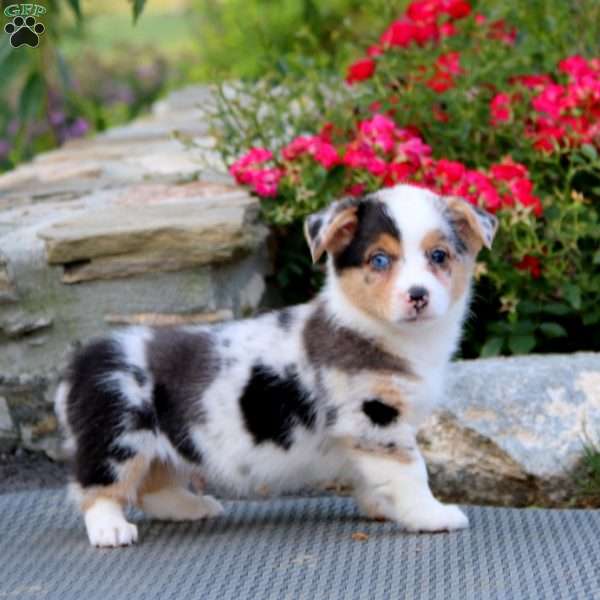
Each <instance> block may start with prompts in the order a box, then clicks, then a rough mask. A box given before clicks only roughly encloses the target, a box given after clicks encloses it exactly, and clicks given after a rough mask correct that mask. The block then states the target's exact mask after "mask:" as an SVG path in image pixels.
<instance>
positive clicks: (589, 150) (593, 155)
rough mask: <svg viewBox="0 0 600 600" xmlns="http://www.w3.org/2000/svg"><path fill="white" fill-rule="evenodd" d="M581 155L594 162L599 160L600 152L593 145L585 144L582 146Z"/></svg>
mask: <svg viewBox="0 0 600 600" xmlns="http://www.w3.org/2000/svg"><path fill="white" fill-rule="evenodd" d="M581 153H582V154H583V155H584V156H586V157H587V158H589V159H590V160H591V161H592V162H594V161H595V160H596V159H597V158H598V151H597V150H596V148H595V147H594V146H592V145H591V144H583V146H581Z"/></svg>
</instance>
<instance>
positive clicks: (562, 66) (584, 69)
mask: <svg viewBox="0 0 600 600" xmlns="http://www.w3.org/2000/svg"><path fill="white" fill-rule="evenodd" d="M558 69H559V71H562V72H563V73H566V74H567V75H570V76H571V78H573V79H575V80H576V79H579V78H580V77H583V76H584V75H591V74H592V73H593V70H592V69H591V68H590V66H589V65H588V62H587V60H585V58H583V57H582V56H579V55H578V54H575V55H574V56H569V57H568V58H564V59H563V60H561V61H560V62H559V63H558Z"/></svg>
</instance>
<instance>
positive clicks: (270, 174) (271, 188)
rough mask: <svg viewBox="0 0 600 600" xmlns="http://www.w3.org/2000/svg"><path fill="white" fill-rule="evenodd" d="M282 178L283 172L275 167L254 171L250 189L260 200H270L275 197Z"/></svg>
mask: <svg viewBox="0 0 600 600" xmlns="http://www.w3.org/2000/svg"><path fill="white" fill-rule="evenodd" d="M282 177H283V170H282V169H278V168H277V167H271V168H267V169H262V170H259V171H254V173H253V176H252V187H253V188H254V191H255V192H256V193H257V194H258V195H259V196H260V197H261V198H272V197H273V196H276V195H277V187H278V185H279V180H280V179H281V178H282Z"/></svg>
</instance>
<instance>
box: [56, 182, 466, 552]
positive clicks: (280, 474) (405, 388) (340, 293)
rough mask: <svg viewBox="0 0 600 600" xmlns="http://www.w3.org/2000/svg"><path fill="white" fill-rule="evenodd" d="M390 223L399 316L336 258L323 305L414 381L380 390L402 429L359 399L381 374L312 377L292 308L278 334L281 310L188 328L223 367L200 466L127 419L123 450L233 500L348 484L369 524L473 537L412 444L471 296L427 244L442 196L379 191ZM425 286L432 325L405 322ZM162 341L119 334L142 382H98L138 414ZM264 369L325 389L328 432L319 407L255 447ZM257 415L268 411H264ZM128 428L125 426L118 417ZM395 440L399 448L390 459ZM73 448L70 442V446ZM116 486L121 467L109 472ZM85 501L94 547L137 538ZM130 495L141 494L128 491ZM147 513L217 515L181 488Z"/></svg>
mask: <svg viewBox="0 0 600 600" xmlns="http://www.w3.org/2000/svg"><path fill="white" fill-rule="evenodd" d="M377 198H378V199H379V200H380V201H382V202H383V203H384V204H385V207H386V209H387V212H388V214H389V216H390V217H391V218H392V219H393V220H394V221H395V223H396V224H397V226H398V229H399V230H400V231H401V233H402V247H403V257H402V261H403V263H402V265H401V268H399V270H398V275H397V277H396V278H395V281H394V284H393V289H394V294H393V298H391V299H390V302H391V303H392V311H393V314H394V315H395V317H394V318H393V319H392V320H387V321H385V320H382V319H379V318H377V317H374V316H373V315H369V314H367V313H366V312H364V311H363V310H361V308H360V307H358V306H356V304H355V303H354V302H353V301H352V299H351V298H349V297H348V296H347V294H345V292H344V289H343V287H342V286H341V285H340V277H339V275H338V272H337V271H336V268H335V266H334V261H333V259H332V257H331V256H330V257H329V259H328V265H327V271H328V276H327V282H326V285H325V287H324V289H323V290H322V292H321V294H320V296H319V297H318V299H317V302H318V303H321V305H323V306H325V307H326V310H327V314H328V319H329V320H330V322H332V323H333V324H334V325H335V326H336V327H345V328H348V329H349V330H352V331H354V332H357V333H358V334H359V335H361V336H364V337H365V338H368V339H369V340H374V341H376V343H377V344H378V346H380V347H381V348H383V349H384V350H385V351H386V352H388V353H389V354H390V355H393V356H397V357H401V358H403V359H407V360H408V361H409V363H410V366H411V369H412V371H413V373H414V375H415V377H405V376H403V375H402V374H398V375H390V374H387V375H386V382H387V383H389V384H390V385H391V386H393V387H395V388H396V389H397V390H398V393H399V395H400V396H401V397H402V398H403V400H404V401H403V410H402V411H401V416H400V418H398V419H397V420H396V421H395V422H394V423H390V424H389V425H386V426H385V427H383V426H373V424H372V423H369V422H368V421H367V419H366V417H365V413H364V411H363V410H361V406H362V403H363V402H364V400H365V398H369V397H372V396H373V395H374V394H375V392H374V391H373V390H374V389H375V388H376V386H377V385H378V383H380V381H381V377H382V376H381V374H380V373H373V372H370V371H360V372H352V371H348V370H344V369H339V368H336V367H335V365H334V366H327V365H323V366H322V368H316V367H315V365H314V364H313V363H312V362H311V360H310V357H309V356H308V354H307V348H306V339H305V335H306V334H305V327H306V323H307V320H308V319H309V318H311V315H313V314H314V312H315V306H316V303H310V304H306V305H301V306H297V307H293V308H292V309H289V311H290V313H289V314H290V319H289V321H290V322H289V326H287V327H282V326H281V325H280V324H278V314H277V313H269V314H266V315H263V316H260V317H257V318H255V319H250V320H245V321H236V322H230V323H225V324H221V325H219V326H216V327H212V328H203V327H190V328H187V329H186V331H188V332H191V333H198V332H204V331H207V332H210V335H211V336H212V337H211V339H212V343H213V344H214V347H215V348H216V349H217V350H218V355H219V360H220V364H221V365H225V366H226V367H223V368H222V370H221V371H220V372H219V374H218V376H216V377H215V378H214V380H212V381H210V383H209V384H208V385H207V386H206V388H205V389H202V390H201V391H199V396H200V395H201V405H202V415H203V417H202V419H201V420H200V421H198V422H197V423H196V422H194V423H187V424H185V425H186V426H189V429H190V436H191V439H192V440H193V444H194V446H195V448H196V449H197V451H198V453H199V454H200V455H201V456H202V464H201V465H200V466H198V465H194V464H192V463H191V462H190V461H189V460H187V459H185V458H183V457H182V456H181V454H180V453H179V452H178V451H177V449H176V448H175V447H174V445H173V443H172V440H171V439H169V437H168V436H167V435H165V434H164V433H162V432H157V431H151V430H148V429H146V430H137V431H132V430H131V429H130V427H129V426H128V425H127V423H125V426H124V428H123V429H124V432H123V433H122V434H121V435H120V437H119V439H117V440H116V443H118V444H120V445H122V446H124V447H127V448H129V449H131V451H132V452H133V453H135V454H136V456H138V457H142V458H143V459H144V460H145V463H144V464H147V466H148V468H150V465H151V463H152V461H157V460H158V461H162V462H164V463H166V464H169V465H170V466H171V467H172V468H173V469H174V470H176V471H177V472H178V473H179V474H189V473H193V472H194V471H195V470H197V471H199V472H200V473H201V475H202V477H203V478H204V479H206V480H207V481H209V482H213V483H216V484H219V485H221V486H225V487H226V488H228V489H229V490H230V491H231V492H234V493H236V494H239V495H245V494H252V493H261V491H263V490H265V489H268V490H269V491H270V492H278V491H282V490H294V489H301V488H303V487H305V486H307V485H313V484H316V483H324V482H330V481H332V480H336V479H342V480H345V481H348V480H350V481H352V482H353V484H354V487H355V490H356V492H355V495H356V498H357V501H358V502H359V505H360V507H361V508H362V509H363V510H364V512H365V513H366V514H367V515H369V516H372V517H384V518H387V519H391V520H393V521H395V522H397V523H398V524H400V525H401V526H403V527H404V528H406V529H407V530H410V531H438V530H453V529H460V528H463V527H466V526H467V525H468V521H467V517H466V516H465V515H464V514H463V513H462V512H461V511H460V510H459V509H458V508H457V507H456V506H453V505H445V504H442V503H440V502H439V501H437V500H436V499H435V498H434V497H433V495H432V493H431V491H430V489H429V485H428V481H427V472H426V468H425V464H424V461H423V458H422V457H421V455H420V453H419V450H418V447H417V443H416V432H417V430H418V428H419V426H420V424H421V423H422V421H423V419H424V418H425V417H426V416H427V415H428V414H429V412H430V411H431V409H432V407H433V406H434V405H435V403H436V400H437V399H438V397H439V395H440V392H441V390H442V386H443V380H444V373H445V370H446V368H447V365H448V362H449V360H450V358H451V355H452V353H453V352H454V351H455V349H456V346H457V343H458V340H459V337H460V331H461V325H462V322H463V319H464V316H465V312H466V309H467V305H468V300H469V290H468V289H466V290H465V292H464V293H463V294H462V296H461V297H460V298H459V299H458V300H456V301H453V300H452V298H451V297H450V294H449V291H448V289H447V288H446V287H444V286H443V285H442V284H440V281H439V279H438V278H436V277H435V276H434V275H433V274H432V271H431V269H430V268H429V267H428V264H427V259H426V257H425V256H424V254H423V250H422V247H421V244H422V240H423V238H424V237H425V236H426V235H427V234H428V232H430V231H432V230H435V229H441V230H445V229H447V228H448V221H447V219H446V217H445V216H444V214H443V213H442V212H441V211H440V210H439V202H440V199H439V198H437V197H436V196H434V195H433V194H431V193H430V192H426V191H424V190H421V189H417V188H412V187H408V186H399V187H396V188H393V189H390V190H386V191H385V192H381V193H379V194H378V196H377ZM415 285H419V286H425V287H426V288H427V289H428V291H429V294H430V300H429V306H428V308H427V310H426V311H425V314H424V316H426V317H427V318H423V319H417V320H412V321H411V320H406V319H404V318H403V317H404V315H405V313H406V311H407V305H406V301H405V300H404V298H405V296H406V293H407V290H408V289H409V288H411V286H415ZM155 335H156V332H155V331H153V330H151V329H146V328H134V329H130V330H126V331H123V332H119V333H118V334H117V335H116V336H115V338H114V339H115V341H116V343H117V344H118V346H119V347H120V348H121V351H122V352H123V354H124V355H125V359H126V362H127V363H129V364H131V365H135V366H137V367H139V369H141V370H143V371H144V372H145V373H146V374H147V376H148V377H147V379H146V380H145V381H143V382H142V383H140V382H139V381H136V379H135V377H134V376H132V375H131V374H130V373H125V372H115V373H109V374H108V377H107V378H106V379H105V381H104V382H103V385H107V386H116V387H117V388H118V389H119V394H120V397H121V398H122V399H123V400H124V401H125V402H126V403H127V404H128V405H129V406H131V407H133V408H139V407H143V406H145V405H147V404H148V402H149V401H150V397H151V394H152V388H153V386H154V384H155V381H154V379H153V374H152V372H151V371H150V370H149V367H148V358H147V350H146V343H147V342H148V341H150V340H152V339H153V338H154V336H155ZM257 362H260V364H264V365H267V366H268V368H269V369H270V370H271V371H272V372H274V373H277V374H280V375H281V376H282V377H283V376H284V374H285V373H286V369H287V368H288V367H289V365H296V366H297V378H298V380H299V383H300V384H301V385H302V386H303V387H304V388H306V389H307V390H311V391H314V390H319V389H324V390H326V395H327V398H328V407H329V409H330V410H335V414H336V419H335V422H334V423H333V424H331V423H327V419H326V416H325V411H323V410H317V411H316V413H315V422H314V427H303V426H297V427H294V428H293V430H292V431H291V432H290V435H291V438H292V440H291V444H290V447H289V448H287V449H285V450H284V449H282V448H281V447H279V446H277V444H275V443H271V442H267V443H257V441H256V439H254V437H253V434H252V432H251V431H249V429H248V426H247V424H246V422H245V417H244V414H243V413H242V409H241V407H240V400H239V399H240V396H241V395H242V394H243V393H244V389H245V386H246V385H247V382H248V380H249V374H250V371H251V368H252V365H255V364H257ZM65 386H66V384H63V386H62V387H61V388H60V393H59V394H58V395H57V411H58V413H59V415H60V418H61V421H62V422H63V423H65V424H66V426H67V433H68V434H69V435H68V437H69V438H72V436H73V432H72V427H70V426H69V419H68V418H67V409H66V403H67V398H68V389H67V388H66V387H65ZM257 410H260V408H259V407H257ZM123 418H124V419H127V418H128V417H127V416H126V415H124V417H123ZM392 444H393V448H394V449H395V452H394V451H386V448H390V447H391V445H392ZM71 445H72V446H75V445H76V444H75V442H73V440H72V439H71ZM113 468H114V472H115V474H116V477H117V479H118V477H119V469H121V468H123V467H122V466H120V465H119V464H116V463H115V464H114V465H113ZM76 489H77V490H78V494H79V497H80V498H85V497H87V498H88V502H87V504H86V509H85V515H84V519H85V524H86V528H87V532H88V537H89V540H90V542H91V543H92V544H94V545H97V546H116V545H123V544H130V543H133V542H135V541H136V540H137V529H136V527H135V526H134V525H131V524H129V523H127V521H126V520H125V517H124V513H123V503H122V502H121V503H119V502H117V501H114V500H112V499H110V498H106V497H104V496H103V494H102V489H101V488H96V487H95V488H94V490H93V491H94V493H95V494H97V497H96V499H95V500H93V501H92V502H91V503H90V502H89V493H90V492H89V490H87V489H84V488H82V487H81V486H77V485H76ZM133 495H135V490H133ZM140 506H141V508H142V509H143V510H144V511H145V512H147V513H148V515H150V516H152V517H155V518H159V519H173V520H181V519H198V518H205V517H212V516H216V515H218V514H220V513H221V512H222V507H221V505H220V504H219V503H218V502H217V501H216V500H214V499H213V498H211V497H209V496H204V497H202V496H199V495H194V494H192V493H191V492H189V491H188V490H186V489H185V488H183V487H180V488H177V487H168V488H165V489H161V490H159V491H156V492H153V493H150V494H148V495H146V496H144V497H143V498H142V499H141V501H140Z"/></svg>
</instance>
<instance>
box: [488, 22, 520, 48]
mask: <svg viewBox="0 0 600 600" xmlns="http://www.w3.org/2000/svg"><path fill="white" fill-rule="evenodd" d="M489 27H490V32H489V37H490V38H491V39H493V40H500V41H501V42H504V43H505V44H508V45H509V46H514V44H515V41H516V39H517V30H516V29H515V28H514V27H513V28H511V29H508V28H507V26H506V22H505V21H504V19H499V20H498V21H493V22H492V23H490V25H489Z"/></svg>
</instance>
